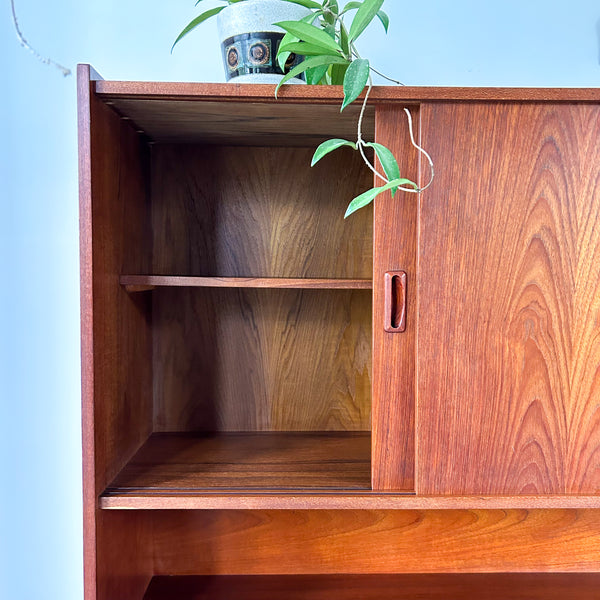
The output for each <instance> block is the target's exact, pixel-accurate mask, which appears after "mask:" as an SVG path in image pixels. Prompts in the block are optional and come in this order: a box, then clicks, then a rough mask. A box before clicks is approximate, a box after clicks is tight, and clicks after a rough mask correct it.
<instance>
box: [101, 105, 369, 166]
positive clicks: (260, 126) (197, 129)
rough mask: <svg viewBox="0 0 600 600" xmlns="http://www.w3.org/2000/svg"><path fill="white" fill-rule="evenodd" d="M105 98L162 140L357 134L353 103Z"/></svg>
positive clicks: (264, 140) (269, 142)
mask: <svg viewBox="0 0 600 600" xmlns="http://www.w3.org/2000/svg"><path fill="white" fill-rule="evenodd" d="M110 103H111V105H112V106H113V108H115V109H116V110H117V111H118V112H119V114H122V115H126V116H127V118H129V119H131V121H132V123H134V125H135V127H136V129H138V130H140V131H141V132H143V133H144V134H145V136H146V137H147V138H148V139H149V140H151V141H153V142H158V143H161V144H164V143H178V144H190V143H202V144H222V145H230V146H285V147H291V146H299V147H302V146H304V147H315V146H317V145H318V144H320V143H321V142H324V141H325V140H326V139H329V138H343V139H349V140H351V139H356V128H357V122H358V117H359V111H360V105H359V104H358V103H356V104H355V105H352V106H349V107H348V108H346V110H344V112H343V113H341V114H340V109H339V105H338V104H333V105H325V104H323V105H321V106H315V105H314V104H290V103H286V102H274V103H264V102H263V103H247V102H239V101H238V102H227V99H226V98H220V99H219V100H217V101H210V99H205V100H203V101H202V102H194V101H189V102H184V101H182V99H181V98H162V99H159V98H152V99H145V98H139V97H135V98H112V99H111V100H110ZM340 104H341V102H340ZM373 112H374V111H373V108H372V107H369V109H368V110H367V111H366V113H365V119H364V131H365V134H366V135H368V136H369V138H372V137H373V120H374V117H373ZM309 164H310V163H309Z"/></svg>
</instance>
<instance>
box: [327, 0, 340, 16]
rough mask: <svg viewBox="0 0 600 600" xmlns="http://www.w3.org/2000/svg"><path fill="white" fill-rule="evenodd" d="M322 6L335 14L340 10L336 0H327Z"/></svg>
mask: <svg viewBox="0 0 600 600" xmlns="http://www.w3.org/2000/svg"><path fill="white" fill-rule="evenodd" d="M324 8H327V9H328V10H330V11H331V12H332V13H334V14H336V15H337V14H338V13H339V12H340V7H339V5H338V2H337V0H327V2H326V4H325V5H324Z"/></svg>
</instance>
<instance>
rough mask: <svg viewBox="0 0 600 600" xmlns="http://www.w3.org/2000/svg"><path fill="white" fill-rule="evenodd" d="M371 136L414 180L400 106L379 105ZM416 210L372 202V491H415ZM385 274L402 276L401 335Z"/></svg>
mask: <svg viewBox="0 0 600 600" xmlns="http://www.w3.org/2000/svg"><path fill="white" fill-rule="evenodd" d="M411 114H412V116H413V120H414V124H415V127H417V128H418V125H419V107H418V106H413V107H411ZM375 132H376V134H375V135H376V140H377V142H379V143H380V144H383V145H385V146H387V147H388V148H389V149H390V150H391V151H392V152H393V153H394V155H395V156H396V158H397V159H398V164H399V167H400V173H401V176H402V177H407V178H409V179H411V180H413V181H418V174H419V157H418V153H417V151H416V150H415V149H414V148H413V147H412V145H411V143H410V136H409V130H408V123H407V119H406V116H405V114H404V111H403V108H402V107H400V106H395V105H378V106H377V107H376V112H375ZM375 185H379V184H378V183H375ZM417 207H418V196H417V195H416V194H409V193H406V192H402V191H398V192H397V193H396V194H395V196H394V198H392V197H391V194H390V193H389V192H387V193H385V194H381V195H380V196H378V197H377V198H376V199H375V212H374V243H373V394H372V397H373V406H372V456H371V472H372V487H373V490H376V491H377V490H378V491H413V490H414V486H415V376H416V374H415V340H416V328H417V323H416V318H417V312H416V298H417V292H416V276H417V273H416V253H417V252H416V245H417ZM387 271H404V272H406V276H407V283H406V329H405V331H403V332H397V333H388V332H386V331H385V330H384V326H385V323H384V321H385V302H386V299H385V282H384V278H385V273H386V272H387Z"/></svg>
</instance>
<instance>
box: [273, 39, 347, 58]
mask: <svg viewBox="0 0 600 600" xmlns="http://www.w3.org/2000/svg"><path fill="white" fill-rule="evenodd" d="M279 50H280V51H282V52H295V53H296V54H300V55H301V56H323V55H325V56H339V55H340V54H339V52H336V51H335V50H330V49H329V48H325V47H324V46H318V45H317V44H309V43H308V42H288V43H287V44H284V43H283V42H282V43H281V46H279Z"/></svg>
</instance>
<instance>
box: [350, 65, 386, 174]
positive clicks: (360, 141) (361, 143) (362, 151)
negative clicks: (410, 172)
mask: <svg viewBox="0 0 600 600" xmlns="http://www.w3.org/2000/svg"><path fill="white" fill-rule="evenodd" d="M372 89H373V80H372V79H371V76H370V75H369V87H368V88H367V93H366V94H365V98H364V100H363V104H362V108H361V109H360V116H359V117H358V133H357V140H356V145H357V146H358V149H359V150H360V155H361V156H362V159H363V160H364V161H365V164H366V165H367V167H369V169H371V171H373V173H374V174H375V176H376V177H379V179H381V180H382V181H383V182H385V183H388V180H387V178H386V177H384V176H383V175H382V174H381V173H379V171H377V169H376V168H375V167H374V166H373V165H372V164H371V162H370V161H369V159H368V158H367V155H366V153H365V142H364V140H363V138H362V124H363V119H364V117H365V110H366V108H367V102H368V101H369V94H370V93H371V90H372Z"/></svg>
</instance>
